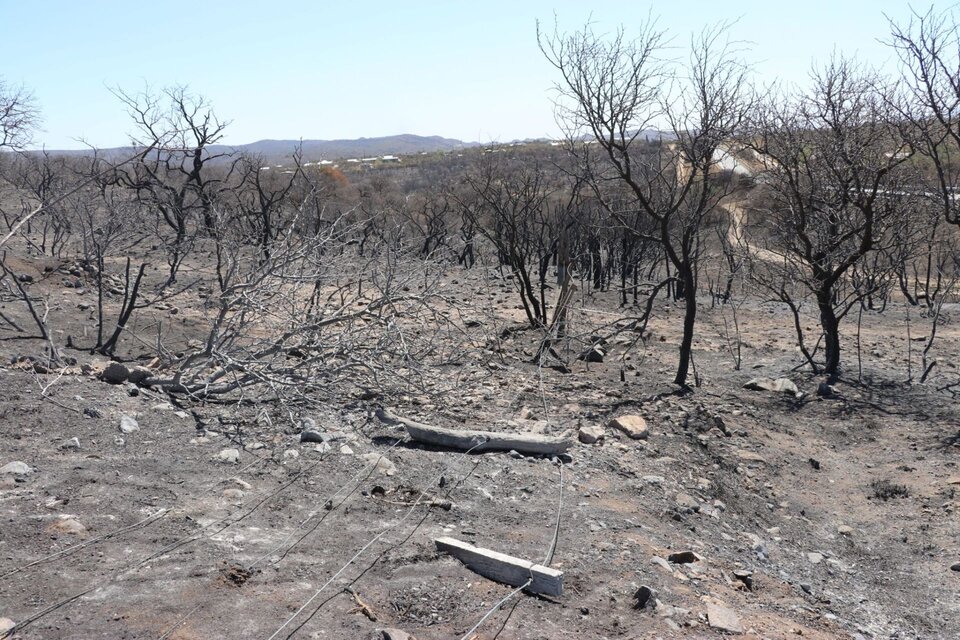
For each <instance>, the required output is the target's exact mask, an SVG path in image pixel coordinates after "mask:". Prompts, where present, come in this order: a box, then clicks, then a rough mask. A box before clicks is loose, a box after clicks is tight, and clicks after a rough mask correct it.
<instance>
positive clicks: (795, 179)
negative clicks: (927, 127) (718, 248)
mask: <svg viewBox="0 0 960 640" xmlns="http://www.w3.org/2000/svg"><path fill="white" fill-rule="evenodd" d="M892 91H893V89H892V88H891V86H889V85H888V84H886V83H884V82H883V80H882V78H881V77H879V76H878V75H877V74H876V73H874V72H871V71H869V70H865V69H863V68H860V67H857V66H856V65H855V64H853V63H851V62H849V61H847V60H844V59H842V58H837V59H834V60H832V61H831V62H830V63H829V64H827V65H826V66H825V67H824V68H822V69H820V70H817V71H815V72H814V74H813V78H812V87H811V88H810V90H809V91H807V92H802V93H796V94H793V95H787V96H785V97H781V98H771V99H770V100H768V101H767V102H765V104H764V105H763V106H762V107H761V108H758V110H757V112H756V116H755V119H754V123H753V124H754V126H753V127H752V129H751V132H750V135H749V136H748V137H747V138H746V141H747V142H746V144H748V145H749V146H750V147H751V148H752V149H754V151H755V152H756V153H757V157H758V159H759V161H760V162H761V163H762V164H763V165H764V169H763V171H762V172H761V175H760V177H759V182H760V184H761V188H762V189H764V190H765V191H766V194H767V196H766V197H767V198H768V201H767V206H766V207H765V208H764V214H765V216H766V218H767V220H768V222H769V224H770V228H769V229H768V230H769V233H770V235H769V237H768V249H765V250H761V251H754V252H753V253H752V257H753V258H754V261H755V262H761V263H762V264H761V265H759V267H758V268H756V269H755V270H754V273H755V274H762V273H764V272H765V269H771V270H772V271H771V272H768V273H772V274H773V275H767V276H766V277H767V278H768V280H767V283H768V285H769V286H770V287H771V288H772V289H773V290H775V291H776V292H777V295H778V297H779V298H780V299H781V300H782V301H783V302H785V303H787V304H788V306H789V307H790V308H791V309H792V310H793V312H794V314H795V316H796V322H795V324H796V328H797V331H798V339H799V340H800V343H801V345H800V346H801V349H803V351H804V354H805V355H806V357H807V359H808V361H809V362H810V364H811V365H812V366H813V367H814V368H815V370H820V367H819V365H816V364H814V361H813V353H812V352H811V351H809V350H808V349H807V348H806V346H805V345H804V340H803V334H802V332H801V330H800V321H799V317H798V316H797V314H798V312H799V306H800V303H798V301H797V300H796V296H795V295H794V294H792V293H791V287H792V286H793V285H794V284H795V283H799V285H800V286H801V294H800V295H801V296H802V295H811V296H812V297H813V298H814V300H815V304H816V307H817V311H818V314H819V319H820V325H821V329H822V335H823V342H824V346H825V362H824V364H823V367H822V371H823V372H824V373H826V374H828V375H829V376H831V377H832V378H835V377H836V376H837V375H839V372H840V359H841V358H840V356H841V348H840V322H841V321H842V320H843V318H844V316H845V315H846V314H847V313H848V312H849V311H850V309H851V308H853V307H854V305H856V304H857V303H858V302H859V301H860V300H861V299H862V297H863V296H865V295H867V293H868V290H869V288H868V289H867V290H865V289H864V288H862V287H855V286H847V285H848V282H847V279H848V278H849V277H850V276H851V275H852V272H853V269H854V267H857V266H859V267H860V268H861V269H863V268H865V265H864V259H865V258H866V257H867V256H869V255H871V254H873V253H875V252H878V251H881V250H883V249H885V248H887V247H890V246H892V245H894V244H895V243H896V242H900V241H902V237H898V235H899V234H900V233H902V226H901V225H899V222H900V221H902V220H903V218H904V216H908V215H909V214H910V201H911V198H910V195H909V192H908V187H909V184H910V181H911V179H912V178H913V177H914V176H913V174H912V173H911V172H909V171H907V168H908V166H907V165H906V164H905V163H907V162H908V160H909V159H910V158H911V156H912V155H913V152H912V148H911V147H910V146H909V145H907V144H905V143H904V142H903V135H902V134H903V131H902V130H901V127H900V124H901V122H900V120H899V118H898V117H897V114H896V113H895V112H894V111H893V110H891V109H890V107H889V105H890V104H891V100H893V99H894V97H893V95H892ZM751 242H752V240H751ZM861 282H864V281H861ZM874 282H877V280H874ZM841 292H843V293H841Z"/></svg>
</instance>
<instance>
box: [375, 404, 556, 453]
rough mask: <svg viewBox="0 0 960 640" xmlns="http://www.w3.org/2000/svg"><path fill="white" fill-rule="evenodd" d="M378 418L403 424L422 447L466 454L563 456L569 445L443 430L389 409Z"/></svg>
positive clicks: (512, 435)
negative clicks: (502, 453) (511, 452)
mask: <svg viewBox="0 0 960 640" xmlns="http://www.w3.org/2000/svg"><path fill="white" fill-rule="evenodd" d="M376 414H377V418H379V419H380V421H381V422H383V423H384V424H388V425H397V424H400V425H403V426H404V427H405V428H406V430H407V433H408V434H410V437H411V438H413V439H414V440H416V441H417V442H422V443H423V444H429V445H434V446H438V447H446V448H450V449H458V450H461V451H466V450H468V449H473V450H474V451H476V452H481V451H510V450H514V451H518V452H520V453H534V454H540V455H557V454H560V453H564V452H565V451H567V450H568V449H569V448H570V447H571V446H572V444H573V443H572V442H571V440H570V439H569V438H558V437H551V436H540V435H536V434H532V433H523V434H520V433H496V432H493V431H476V430H473V429H445V428H443V427H435V426H433V425H428V424H422V423H419V422H415V421H413V420H410V419H409V418H404V417H402V416H398V415H396V414H394V413H392V412H391V411H390V410H389V409H384V408H378V409H377V410H376Z"/></svg>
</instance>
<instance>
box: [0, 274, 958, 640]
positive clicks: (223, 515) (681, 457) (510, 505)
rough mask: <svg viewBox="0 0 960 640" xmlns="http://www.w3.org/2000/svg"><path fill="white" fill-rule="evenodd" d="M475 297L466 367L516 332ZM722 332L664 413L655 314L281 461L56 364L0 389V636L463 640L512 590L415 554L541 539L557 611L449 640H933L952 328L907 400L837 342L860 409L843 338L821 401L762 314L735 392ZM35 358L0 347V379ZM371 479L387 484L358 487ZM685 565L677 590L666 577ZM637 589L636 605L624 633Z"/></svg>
mask: <svg viewBox="0 0 960 640" xmlns="http://www.w3.org/2000/svg"><path fill="white" fill-rule="evenodd" d="M24 268H26V267H24ZM34 268H35V269H36V272H37V274H38V282H37V283H36V284H35V285H33V286H35V287H38V288H40V287H47V290H48V291H49V292H51V294H52V295H53V298H54V300H55V302H56V306H57V307H58V308H57V309H54V310H52V313H53V314H54V315H55V316H57V318H58V325H57V326H58V327H60V329H59V330H60V331H63V332H65V333H70V334H72V335H75V336H76V335H82V333H83V327H84V326H86V325H88V324H89V312H88V311H86V310H84V311H81V310H79V309H78V305H79V304H83V303H84V301H86V302H89V301H90V295H91V294H90V293H89V291H87V293H85V294H84V293H81V291H82V290H78V289H75V288H69V289H61V288H60V286H59V283H60V281H61V280H62V276H61V274H59V273H58V272H55V271H54V272H53V275H52V276H48V277H46V279H44V277H43V276H42V273H43V272H42V265H34ZM480 271H481V270H480V269H479V268H478V269H476V270H474V271H473V272H463V271H460V270H456V272H455V273H453V272H452V273H451V274H450V276H449V278H448V280H447V285H448V286H449V287H450V288H451V290H452V291H459V292H460V294H461V298H464V299H466V298H470V297H472V294H473V293H474V292H478V291H481V290H485V289H483V287H485V286H487V285H485V284H483V281H484V275H483V274H482V273H480ZM38 290H39V289H38ZM486 296H488V297H486V299H479V298H481V296H476V297H477V298H478V299H477V301H476V303H475V307H474V308H468V309H465V310H464V315H465V317H470V315H471V313H473V314H474V317H476V318H478V320H479V322H477V323H472V324H474V325H475V326H472V327H469V328H465V330H466V331H470V332H473V334H475V339H476V343H477V344H478V345H484V344H485V343H486V344H487V345H489V344H490V343H489V342H487V341H488V339H489V337H490V335H496V332H497V331H498V330H499V328H500V327H504V326H510V325H511V324H512V323H516V322H518V321H519V319H520V316H519V313H520V312H519V311H518V310H517V308H516V305H517V301H516V299H515V297H514V296H513V294H511V292H510V284H509V282H506V281H502V282H497V283H496V284H495V285H494V286H493V287H492V288H491V289H490V290H489V291H488V293H487V294H486ZM177 305H178V309H177V312H176V316H177V317H172V316H170V315H169V314H170V311H169V310H164V311H160V312H154V313H157V314H158V316H157V317H163V318H165V319H166V321H167V323H168V324H169V325H173V326H175V327H177V329H176V331H178V332H179V335H180V337H181V339H183V340H187V339H189V338H191V337H196V336H197V335H199V334H198V333H197V332H198V331H199V330H200V329H201V328H202V326H203V318H202V314H201V313H200V312H199V311H198V310H199V309H200V301H199V300H195V299H193V300H191V299H187V300H183V301H179V302H177ZM2 310H3V311H4V312H5V313H15V312H16V310H15V309H14V307H13V305H12V304H11V303H7V304H5V305H4V306H3V308H2ZM616 311H617V307H616V303H615V300H614V299H613V294H601V295H597V296H595V297H590V296H584V297H583V298H582V299H581V300H580V301H579V302H578V311H577V312H576V313H575V314H574V323H576V324H577V325H578V327H579V328H581V329H583V328H586V327H588V326H590V324H591V323H600V322H603V321H604V320H605V319H606V314H609V313H613V312H616ZM730 313H731V311H730V309H727V310H726V311H723V312H721V310H720V309H719V308H711V306H710V304H709V300H705V301H703V310H702V313H701V334H700V338H699V339H698V341H697V344H696V346H695V348H696V365H697V372H698V376H699V378H700V379H701V381H702V383H701V385H700V386H699V387H697V388H696V389H694V391H693V392H692V393H688V394H680V393H678V392H677V391H676V389H675V387H672V386H671V385H669V384H667V383H668V381H669V380H670V379H671V378H672V375H671V372H672V367H673V366H674V363H675V358H676V353H675V345H676V343H677V338H678V333H679V324H680V322H679V319H680V317H681V314H682V310H681V309H680V307H679V306H677V305H674V304H671V303H668V302H663V303H661V304H659V305H658V311H657V314H656V316H655V319H654V321H653V322H652V324H651V329H652V332H653V334H652V335H653V337H652V339H651V340H650V341H649V342H648V343H647V345H646V346H644V345H642V344H641V345H639V347H638V348H636V349H634V350H633V351H632V352H631V355H630V356H629V359H626V360H623V361H621V360H620V355H621V354H622V352H623V350H624V349H625V348H626V346H627V345H626V342H627V341H628V337H627V336H620V337H618V338H616V339H614V340H613V342H612V343H611V344H610V345H609V346H608V351H609V353H608V354H607V357H606V359H605V360H606V361H605V362H602V363H590V364H587V363H584V362H576V361H575V362H574V364H572V365H571V368H572V369H573V370H572V372H571V373H568V374H564V373H560V372H558V371H556V370H553V369H549V368H538V367H536V366H534V365H532V364H530V363H529V360H530V355H531V354H532V353H533V351H535V349H536V345H535V344H534V343H535V339H536V338H535V336H534V335H533V333H532V332H523V331H517V332H512V333H510V334H509V335H508V336H507V337H505V338H504V339H503V340H502V341H501V342H500V343H499V345H498V346H493V347H490V346H488V348H486V349H484V348H477V349H476V351H475V352H472V353H465V354H464V357H463V361H462V363H461V364H460V365H459V366H450V367H448V368H447V369H445V370H444V371H441V372H438V373H440V374H441V375H449V376H455V375H456V376H461V377H462V379H463V380H464V383H463V384H462V385H461V386H460V387H459V388H458V390H457V391H456V393H452V394H449V395H448V396H447V397H444V398H439V399H438V398H435V397H429V396H423V397H418V396H416V395H414V394H411V395H409V396H406V397H403V398H376V399H372V400H370V399H361V398H354V397H341V398H336V399H335V400H337V401H331V402H329V403H328V405H327V406H326V407H325V408H321V409H317V410H312V411H311V412H310V413H309V414H304V415H300V416H299V418H300V419H301V420H302V419H306V418H310V419H312V420H313V421H314V422H315V425H316V429H317V430H318V431H321V432H323V433H324V434H325V436H326V437H327V442H324V443H302V444H301V442H300V436H299V433H298V429H297V428H296V427H295V426H294V425H293V424H291V423H290V422H289V421H283V420H281V419H280V418H279V416H278V414H277V412H276V408H275V407H272V406H270V405H267V404H264V405H256V404H254V405H250V406H236V405H231V406H217V405H206V406H194V405H184V406H174V404H172V403H171V399H170V398H168V397H167V396H166V395H163V394H160V393H158V392H156V391H155V390H151V389H139V388H136V387H133V386H131V385H110V384H107V383H106V382H103V381H100V380H99V379H97V377H96V375H95V373H96V371H97V370H99V369H102V367H103V366H104V365H105V364H106V362H105V361H104V360H103V359H102V358H101V359H99V360H97V359H94V358H91V357H90V356H89V355H88V354H86V353H84V352H81V351H69V352H68V353H69V355H72V356H74V357H76V358H77V359H78V363H77V366H76V367H71V368H69V370H67V371H66V372H59V371H54V372H51V373H36V372H35V371H33V370H31V367H30V366H29V365H28V364H24V363H22V362H21V363H19V364H18V363H15V362H14V363H13V364H9V365H7V366H5V367H4V368H0V467H4V465H8V464H9V463H13V462H17V461H19V462H22V463H25V464H26V465H27V466H28V467H29V468H30V472H29V473H26V474H22V473H3V474H0V618H7V619H8V620H7V621H6V624H8V625H10V624H13V623H20V625H21V626H18V627H17V628H16V629H15V630H14V632H13V636H12V637H16V638H23V639H40V638H72V639H81V638H175V639H179V640H188V639H205V638H259V639H263V640H268V639H273V638H288V637H298V638H331V639H335V638H359V639H364V640H366V639H372V638H380V637H383V633H382V632H381V631H379V630H381V629H385V628H393V629H401V630H403V631H405V632H407V633H409V634H412V635H413V636H415V637H416V638H419V639H420V640H440V639H444V640H446V639H450V638H462V637H464V635H465V634H467V633H468V632H469V631H470V630H471V628H472V627H474V625H476V624H477V623H480V622H481V621H482V620H483V618H484V616H485V615H486V614H487V613H488V612H489V611H491V609H492V608H493V607H494V605H496V604H497V603H498V602H499V601H500V600H501V599H503V598H504V597H506V596H507V595H509V594H510V593H511V592H512V591H513V589H512V588H511V587H508V586H504V585H500V584H497V583H494V582H491V581H489V580H487V579H485V578H483V577H481V576H479V575H477V574H476V573H473V572H472V571H471V570H469V569H468V568H466V567H465V566H464V565H462V564H461V563H460V562H459V561H457V560H455V559H454V558H451V557H449V556H447V555H445V554H441V553H438V552H437V551H436V549H435V546H434V540H435V539H436V538H437V537H440V536H452V537H455V538H458V539H461V540H464V541H468V542H471V543H473V544H476V545H478V546H481V547H486V548H490V549H494V550H497V551H501V552H503V553H508V554H511V555H514V556H518V557H521V558H526V559H529V560H531V561H534V562H544V561H545V560H546V559H548V558H549V556H550V548H551V545H552V542H553V540H554V536H555V534H556V532H557V531H558V532H559V533H558V535H557V538H556V546H555V553H554V554H553V558H552V562H551V563H550V566H552V567H554V568H556V569H558V570H560V571H562V572H563V578H564V593H563V595H562V596H559V597H555V598H554V597H546V596H536V595H533V594H528V593H520V594H515V595H514V596H513V597H512V598H511V599H509V600H508V601H507V602H506V603H505V604H504V605H503V607H502V608H500V609H498V610H497V611H495V612H494V613H492V614H491V615H490V616H489V617H488V618H486V619H485V620H484V621H483V624H481V625H480V626H479V628H478V629H477V630H476V631H474V632H473V634H474V635H472V636H470V637H475V638H477V639H478V640H479V639H483V640H491V639H493V638H500V639H502V640H508V639H513V638H516V639H528V640H529V639H540V638H549V639H554V638H557V639H559V638H582V639H587V638H589V639H601V638H630V639H638V640H639V639H647V638H713V637H721V636H723V635H731V634H733V635H739V636H740V637H744V638H771V639H779V638H795V637H804V638H815V639H827V638H898V639H906V638H943V639H948V638H957V637H960V599H958V596H957V594H958V592H960V571H957V570H952V569H951V567H952V566H953V565H955V564H957V563H960V519H958V515H957V509H958V506H960V501H958V498H957V496H956V492H957V491H958V490H960V469H958V467H957V460H958V457H960V411H958V404H957V401H956V400H955V398H954V397H953V396H952V395H951V394H950V393H949V390H942V391H938V390H937V388H938V387H942V386H944V385H946V384H948V383H949V382H950V381H951V380H952V379H955V378H956V367H957V364H958V363H960V357H958V355H960V309H954V308H950V309H948V311H947V313H946V315H945V317H944V322H943V324H942V326H941V327H940V328H939V330H938V338H937V342H936V345H935V347H934V351H935V356H936V357H937V358H938V368H937V369H935V375H933V376H932V377H931V380H930V381H928V383H927V384H924V385H920V384H908V383H906V382H904V380H905V379H906V371H907V368H906V361H907V358H908V348H909V349H910V355H909V357H910V358H911V361H912V367H913V368H914V370H915V369H916V367H917V366H918V364H917V363H918V362H919V360H918V357H919V356H918V353H917V351H916V347H915V346H913V345H911V344H910V343H909V342H908V341H907V338H906V335H907V334H906V332H905V326H906V322H907V315H906V310H905V309H904V308H900V307H897V308H891V309H888V310H887V312H886V313H884V314H882V315H880V314H875V313H865V314H864V315H863V319H862V322H863V332H862V339H861V357H862V368H863V375H862V376H859V377H860V378H861V381H858V372H857V357H856V346H855V344H854V341H853V339H852V338H851V335H852V332H851V331H848V332H847V334H846V335H845V343H844V347H845V354H844V357H845V361H846V365H847V368H846V373H845V376H844V378H843V380H842V381H841V382H840V383H839V384H838V385H837V386H836V393H835V394H834V395H833V396H832V397H820V396H818V395H817V394H816V393H815V391H816V389H817V384H818V383H819V382H820V380H819V379H817V378H813V377H811V376H810V375H808V374H807V373H805V372H803V370H802V369H798V370H795V367H796V366H797V365H798V364H800V362H801V360H800V357H799V354H798V353H797V352H796V349H795V346H794V344H795V340H794V334H793V327H792V319H791V318H790V317H789V316H788V315H787V314H786V313H785V312H784V310H783V309H781V308H779V307H776V306H772V305H766V304H761V303H758V302H748V303H746V304H743V305H742V306H741V307H740V308H739V311H738V313H739V316H738V319H739V321H740V324H741V329H742V336H743V340H744V345H743V350H742V358H743V368H742V370H735V369H734V359H733V357H732V356H731V353H730V351H729V350H728V348H727V344H728V343H727V340H726V338H725V333H724V319H726V320H727V322H728V326H729V322H730V320H731V316H730ZM910 313H911V314H912V316H911V320H910V322H911V323H912V324H911V327H912V334H911V336H912V337H916V336H922V335H924V332H925V331H928V330H929V321H928V320H924V319H923V318H920V317H919V316H918V312H917V310H916V309H914V310H912V311H911V312H910ZM724 314H726V315H724ZM951 315H952V316H953V317H950V316H951ZM18 317H19V316H18ZM847 322H848V323H852V322H855V320H848V321H847ZM141 323H142V324H141V325H138V326H139V327H140V329H141V330H142V331H143V334H144V335H149V330H150V327H152V326H153V325H152V324H151V322H150V319H149V317H147V318H146V319H144V320H141ZM848 329H849V327H848ZM57 335H58V336H59V338H60V339H65V338H64V335H63V334H62V333H61V334H57ZM630 339H632V338H630ZM41 347H42V345H41V344H40V343H39V342H36V341H33V342H24V341H2V342H0V350H3V354H2V355H3V356H4V360H3V361H4V362H5V363H10V362H11V361H15V360H16V358H17V357H18V356H24V355H31V354H35V353H39V351H40V349H41ZM126 349H127V352H128V353H129V354H130V355H135V354H136V352H137V350H138V349H137V348H136V343H134V342H130V343H128V344H127V346H126ZM141 350H142V349H141ZM82 364H90V365H92V367H93V371H92V372H91V373H89V374H84V373H81V371H80V368H79V367H80V365H82ZM915 375H916V374H915ZM760 376H765V377H770V378H779V377H782V376H788V377H790V378H791V379H792V380H793V381H794V382H795V383H796V384H797V385H798V387H799V388H800V389H801V391H803V392H805V395H803V397H802V398H797V397H795V396H794V395H792V394H783V393H773V392H766V391H751V390H747V389H744V388H743V385H744V383H745V382H747V381H748V380H749V379H751V378H753V377H760ZM378 402H381V403H384V404H389V406H390V408H391V409H393V410H394V411H396V412H397V413H399V414H402V415H405V416H408V417H411V418H414V419H417V420H419V421H422V422H427V423H432V424H437V425H443V426H448V427H457V426H462V427H468V428H480V429H489V430H502V431H516V432H520V431H533V432H538V433H544V434H548V435H558V434H569V435H570V436H571V437H572V438H573V440H574V442H575V445H574V446H573V448H572V449H571V452H570V458H569V460H566V461H560V460H551V459H547V458H538V457H525V456H521V455H519V454H511V453H509V452H504V453H484V454H469V455H465V454H462V453H458V452H453V451H447V450H440V449H434V448H430V447H423V446H419V445H416V444H414V443H411V442H410V441H409V440H408V439H407V438H406V437H405V434H404V432H403V431H402V430H400V429H398V428H396V427H391V426H387V425H384V424H381V423H380V422H379V421H377V419H376V418H374V417H372V416H373V409H374V407H375V405H376V404H377V403H378ZM627 414H634V415H640V416H642V417H644V418H645V419H646V422H647V424H648V426H649V437H648V438H647V439H643V440H632V439H630V438H627V437H626V436H625V435H623V434H621V433H620V432H618V431H617V430H615V429H612V428H609V427H607V428H605V431H604V438H603V439H602V440H601V441H600V442H598V443H594V444H582V443H579V442H577V430H578V429H579V428H581V427H594V426H601V427H606V425H608V423H609V421H610V420H611V419H612V418H615V417H617V416H621V415H627ZM124 416H126V417H128V418H133V419H134V420H135V422H136V426H137V429H136V430H130V429H129V428H130V426H131V423H130V421H129V420H126V421H124V420H123V417H124ZM121 423H123V425H124V426H125V427H127V429H128V431H129V432H128V433H124V432H122V431H121ZM74 438H75V439H76V441H72V439H74ZM229 450H234V451H229ZM234 454H236V455H234ZM366 454H374V456H373V457H372V458H371V457H369V456H368V457H367V458H364V456H365V455H366ZM377 454H382V456H383V458H385V459H386V460H388V461H389V463H391V464H386V463H381V464H378V465H377V466H376V467H375V466H374V464H373V463H374V462H375V461H376V460H377V459H378V458H377ZM561 463H562V464H561ZM386 472H390V473H389V474H387V473H386ZM558 514H559V515H558ZM558 522H559V528H558V527H557V523H558ZM684 551H691V552H694V553H695V554H696V556H694V558H695V561H694V562H690V563H684V564H681V563H675V562H670V561H669V560H668V558H669V557H670V555H671V554H674V553H679V552H684ZM688 555H689V554H688ZM738 572H739V573H738ZM746 572H752V573H750V574H749V575H748V574H747V573H746ZM747 583H750V586H748V585H747ZM641 586H646V587H649V588H650V589H652V590H653V591H654V592H655V593H654V595H653V596H652V597H651V598H650V599H649V601H648V602H647V604H646V606H645V607H643V608H636V606H635V605H636V600H635V598H634V596H635V594H636V593H637V591H638V589H640V587H641ZM717 607H722V609H719V608H717ZM708 609H709V610H710V612H711V615H710V616H708ZM724 614H726V615H724ZM724 618H729V619H728V620H727V621H726V622H724ZM3 624H4V622H3V621H0V629H2V628H3V627H2V625H3ZM723 626H726V629H723V628H720V627H723ZM737 627H739V631H738V630H737ZM391 637H393V638H400V637H402V636H401V635H398V634H394V635H393V636H391Z"/></svg>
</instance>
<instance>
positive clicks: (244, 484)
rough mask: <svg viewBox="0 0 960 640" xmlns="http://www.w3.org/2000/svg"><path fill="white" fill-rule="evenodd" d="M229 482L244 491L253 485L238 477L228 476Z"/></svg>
mask: <svg viewBox="0 0 960 640" xmlns="http://www.w3.org/2000/svg"><path fill="white" fill-rule="evenodd" d="M230 482H232V483H233V484H235V485H237V486H238V487H240V488H241V489H244V490H245V491H249V490H250V489H253V485H251V484H250V483H249V482H247V481H246V480H241V479H240V478H230Z"/></svg>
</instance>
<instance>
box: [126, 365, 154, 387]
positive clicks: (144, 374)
mask: <svg viewBox="0 0 960 640" xmlns="http://www.w3.org/2000/svg"><path fill="white" fill-rule="evenodd" d="M152 376H153V369H148V368H147V367H143V366H139V365H138V366H136V367H134V368H133V369H130V370H129V372H128V373H127V381H128V382H132V383H133V384H140V383H141V382H143V381H144V380H146V379H147V378H150V377H152Z"/></svg>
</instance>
